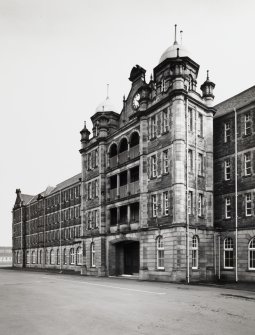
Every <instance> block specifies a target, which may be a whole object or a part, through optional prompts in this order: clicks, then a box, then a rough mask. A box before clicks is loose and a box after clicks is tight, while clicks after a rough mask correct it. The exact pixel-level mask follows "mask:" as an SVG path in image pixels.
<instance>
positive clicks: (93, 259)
mask: <svg viewBox="0 0 255 335" xmlns="http://www.w3.org/2000/svg"><path fill="white" fill-rule="evenodd" d="M90 257H91V259H90V263H91V267H92V268H94V267H95V266H96V251H95V243H94V242H92V243H91V245H90Z"/></svg>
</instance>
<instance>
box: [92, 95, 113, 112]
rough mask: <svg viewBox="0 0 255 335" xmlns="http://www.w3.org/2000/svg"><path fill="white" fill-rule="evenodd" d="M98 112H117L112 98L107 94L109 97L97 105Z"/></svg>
mask: <svg viewBox="0 0 255 335" xmlns="http://www.w3.org/2000/svg"><path fill="white" fill-rule="evenodd" d="M97 112H117V110H116V108H115V106H114V104H113V103H112V101H111V100H110V98H109V97H108V96H107V98H106V99H105V100H104V101H103V102H101V103H100V104H99V105H98V106H97V108H96V113H97Z"/></svg>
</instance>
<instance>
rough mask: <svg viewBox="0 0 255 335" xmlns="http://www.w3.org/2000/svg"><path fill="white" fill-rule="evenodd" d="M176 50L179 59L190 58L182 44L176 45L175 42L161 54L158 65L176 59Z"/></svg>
mask: <svg viewBox="0 0 255 335" xmlns="http://www.w3.org/2000/svg"><path fill="white" fill-rule="evenodd" d="M177 48H179V56H180V57H190V52H189V51H188V50H187V49H186V48H185V47H184V46H183V45H182V44H178V43H177V42H175V43H174V44H173V45H171V46H170V47H169V48H167V49H166V50H165V51H164V52H163V54H162V56H161V57H160V60H159V64H160V63H162V62H163V61H164V60H165V59H167V58H176V57H177Z"/></svg>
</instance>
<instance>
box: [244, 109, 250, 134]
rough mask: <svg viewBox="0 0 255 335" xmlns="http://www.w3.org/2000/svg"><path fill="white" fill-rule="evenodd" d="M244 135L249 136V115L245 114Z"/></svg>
mask: <svg viewBox="0 0 255 335" xmlns="http://www.w3.org/2000/svg"><path fill="white" fill-rule="evenodd" d="M244 134H245V135H250V134H251V115H250V113H246V114H245V116H244Z"/></svg>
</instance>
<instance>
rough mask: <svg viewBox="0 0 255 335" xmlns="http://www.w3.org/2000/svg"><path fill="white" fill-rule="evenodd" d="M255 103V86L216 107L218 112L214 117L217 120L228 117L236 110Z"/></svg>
mask: <svg viewBox="0 0 255 335" xmlns="http://www.w3.org/2000/svg"><path fill="white" fill-rule="evenodd" d="M253 101H255V86H252V87H250V88H248V89H247V90H245V91H243V92H241V93H239V94H237V95H234V96H233V97H232V98H229V99H227V100H225V101H223V102H221V103H219V104H218V105H216V106H214V108H215V109H216V110H217V111H216V114H215V115H214V117H215V118H217V117H220V116H223V115H226V114H228V113H230V112H232V111H233V109H234V108H236V109H238V108H241V107H243V106H245V105H248V104H249V103H251V102H253Z"/></svg>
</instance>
